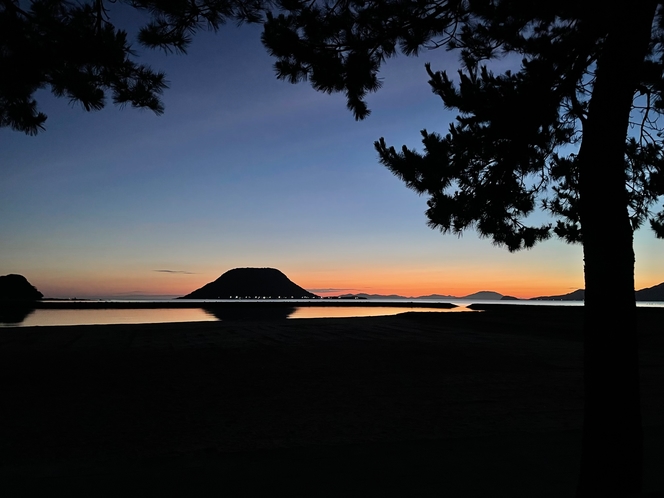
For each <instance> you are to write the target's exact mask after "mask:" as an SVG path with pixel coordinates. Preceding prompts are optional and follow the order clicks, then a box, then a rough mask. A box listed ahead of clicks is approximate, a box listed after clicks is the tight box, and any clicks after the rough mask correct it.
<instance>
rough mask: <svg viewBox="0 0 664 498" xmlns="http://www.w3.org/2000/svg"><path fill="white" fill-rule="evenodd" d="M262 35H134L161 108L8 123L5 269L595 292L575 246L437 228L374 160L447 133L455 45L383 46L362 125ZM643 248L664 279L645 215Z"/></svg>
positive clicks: (47, 98) (314, 285)
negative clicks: (443, 74) (438, 82)
mask: <svg viewBox="0 0 664 498" xmlns="http://www.w3.org/2000/svg"><path fill="white" fill-rule="evenodd" d="M111 7H113V8H120V6H117V4H114V5H112V6H111ZM113 14H114V13H113V11H111V15H112V16H113ZM127 19H129V23H128V24H129V28H130V30H131V25H132V23H135V22H136V20H135V19H133V18H126V19H125V20H127ZM118 24H120V23H118ZM260 33H261V28H260V27H259V26H247V25H245V26H241V27H239V28H238V27H236V26H233V25H227V26H224V27H222V29H221V30H220V31H219V32H218V33H209V32H204V33H199V34H198V35H197V36H196V37H195V38H194V42H193V43H192V45H191V46H190V47H189V49H188V53H187V54H186V55H174V54H170V55H165V54H163V53H161V52H157V51H147V50H143V49H141V48H139V47H137V46H136V48H137V51H138V53H139V58H138V60H139V61H141V62H144V63H148V64H150V65H151V66H152V67H153V68H155V69H160V70H164V71H165V72H166V74H167V79H168V80H169V89H168V90H166V91H165V93H164V96H163V101H164V104H165V108H166V110H165V113H164V114H163V115H161V116H157V115H155V114H154V113H152V112H151V111H147V110H136V109H132V108H130V107H126V108H124V109H120V108H118V107H116V106H113V105H112V103H110V102H109V104H108V105H107V106H106V107H105V108H104V109H103V110H101V111H97V112H85V111H84V110H83V109H82V107H81V106H80V105H76V104H74V105H72V104H70V103H69V102H68V100H67V99H56V98H55V97H53V96H52V95H51V94H50V93H49V92H48V90H43V91H40V92H38V94H37V95H36V98H37V101H38V103H39V106H40V108H41V110H42V111H44V112H45V113H46V114H47V115H48V116H49V117H48V120H47V122H46V131H43V132H40V133H39V134H38V135H37V136H27V135H24V134H22V133H19V132H16V131H13V130H11V129H9V128H0V275H5V274H9V273H18V274H22V275H24V276H25V277H26V278H27V279H28V280H29V281H30V282H31V283H32V284H33V285H35V286H36V287H37V288H38V289H39V290H40V291H41V292H42V293H43V294H44V295H45V296H46V297H62V298H70V297H78V298H153V297H174V296H182V295H184V294H187V293H189V292H191V291H193V290H195V289H197V288H199V287H201V286H203V285H204V284H206V283H208V282H210V281H212V280H215V279H216V278H218V277H219V276H220V275H221V274H222V273H224V272H226V271H228V270H230V269H232V268H238V267H272V268H278V269H279V270H281V271H282V272H284V273H285V274H286V275H287V276H288V277H289V278H290V279H291V280H292V281H294V282H295V283H297V284H298V285H300V286H302V287H304V288H305V289H307V290H309V291H311V292H314V293H317V294H319V295H338V294H342V293H360V292H363V293H370V294H400V295H404V296H420V295H428V294H433V293H436V294H446V295H447V294H449V295H455V296H464V295H467V294H470V293H473V292H477V291H480V290H492V291H496V292H500V293H501V294H506V295H513V296H517V297H522V298H527V297H533V296H539V295H554V294H563V293H567V292H570V291H572V290H575V289H578V288H583V261H582V250H581V247H580V246H572V245H567V244H565V243H564V242H562V241H560V240H557V239H551V240H549V241H546V242H544V243H540V244H539V245H537V246H535V247H534V248H533V249H531V250H528V251H520V252H517V253H509V252H508V251H507V250H506V249H504V248H500V247H496V246H494V245H493V244H492V243H491V240H488V239H481V238H479V237H478V236H477V235H476V234H475V233H474V232H472V231H469V232H466V233H464V235H463V236H462V237H461V238H459V237H457V236H455V235H449V234H447V235H444V234H441V233H440V232H438V231H435V230H432V229H430V228H429V227H428V226H427V223H426V222H427V218H426V216H425V214H424V212H425V211H426V209H427V206H426V197H420V196H418V195H417V194H416V193H414V192H413V191H411V190H408V189H407V188H406V187H405V185H404V184H403V182H402V181H401V180H399V179H398V178H397V177H395V176H393V175H392V174H391V173H390V172H389V170H387V168H385V167H384V166H382V165H380V164H379V162H378V156H377V153H376V151H375V149H374V147H373V142H374V141H375V140H377V139H379V138H380V137H385V140H386V142H387V143H388V144H389V145H394V146H396V147H397V148H399V147H401V145H403V144H406V145H408V146H409V147H411V148H416V149H421V147H420V146H421V140H420V139H421V137H420V130H422V129H427V130H428V131H437V132H441V133H445V132H446V131H447V128H448V126H449V123H450V122H451V121H452V120H453V119H454V117H455V115H454V114H452V113H451V112H450V111H447V110H445V109H444V107H443V105H442V102H441V101H440V99H439V98H438V97H436V96H435V95H433V94H432V93H431V91H430V87H429V85H428V84H427V80H428V77H427V74H426V72H425V69H424V64H425V62H431V63H432V66H433V69H436V70H441V69H447V70H448V71H450V72H452V73H454V72H455V71H456V69H457V68H458V60H457V56H456V55H455V54H453V53H449V52H444V51H441V50H435V51H427V52H424V53H423V54H421V55H420V56H419V57H411V58H408V57H404V56H400V57H397V58H395V59H391V60H388V61H387V63H386V64H385V65H384V66H383V68H382V70H381V77H382V78H383V88H382V89H380V90H379V91H378V92H377V93H375V94H372V95H370V96H369V97H368V99H367V100H368V103H369V107H370V109H371V110H372V114H371V115H370V116H369V118H367V119H366V120H364V121H360V122H357V121H355V120H354V118H353V115H352V113H351V112H349V111H348V110H347V109H346V103H345V100H344V98H343V96H342V95H338V94H333V95H328V94H322V93H318V92H316V91H314V90H313V89H312V88H311V87H310V86H309V85H308V84H307V83H299V84H296V85H293V84H290V83H287V82H284V81H279V80H277V79H276V77H275V74H274V70H273V67H272V65H273V63H274V60H273V59H271V58H270V56H269V55H268V54H267V51H266V49H265V48H264V47H263V46H262V44H261V42H260ZM537 216H539V215H537ZM542 216H543V215H542ZM542 219H544V218H542ZM634 247H635V253H636V272H635V278H636V288H637V289H640V288H644V287H650V286H653V285H656V284H658V283H660V282H662V281H664V258H662V257H661V254H662V241H658V240H657V239H655V237H654V235H653V234H652V232H650V230H649V229H642V230H639V231H637V232H636V234H635V243H634Z"/></svg>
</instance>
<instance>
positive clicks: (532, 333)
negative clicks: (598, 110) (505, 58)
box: [0, 306, 664, 497]
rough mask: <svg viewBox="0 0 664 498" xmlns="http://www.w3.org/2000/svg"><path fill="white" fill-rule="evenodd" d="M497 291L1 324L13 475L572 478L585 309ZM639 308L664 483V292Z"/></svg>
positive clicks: (263, 481) (48, 483) (235, 492)
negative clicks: (154, 318) (655, 304)
mask: <svg viewBox="0 0 664 498" xmlns="http://www.w3.org/2000/svg"><path fill="white" fill-rule="evenodd" d="M475 307H476V308H482V307H481V306H475ZM484 308H486V311H484V312H482V313H436V312H430V313H424V312H408V313H404V314H401V315H396V316H389V317H370V318H336V319H302V320H263V321H251V320H237V321H233V320H229V321H222V322H201V323H184V324H183V323H179V324H154V325H108V326H104V325H96V326H67V327H32V328H30V327H24V328H10V329H2V330H0V344H1V346H0V369H1V371H0V379H1V380H0V382H1V385H2V391H1V392H2V400H3V401H2V406H3V408H2V417H1V418H2V423H1V424H0V431H1V433H2V435H1V436H0V441H1V444H2V453H1V457H0V458H1V461H0V464H1V468H0V482H2V484H1V486H2V487H3V488H5V489H6V490H7V491H9V492H10V493H11V494H5V496H18V495H22V494H23V495H34V494H38V493H39V494H45V493H49V494H51V493H53V492H54V491H56V490H59V489H60V490H67V491H68V493H69V494H81V495H82V494H88V495H93V496H98V495H118V494H120V493H122V494H127V493H129V492H131V493H132V494H138V493H151V494H155V493H168V494H185V493H186V494H188V495H192V496H200V495H203V494H215V495H225V496H266V495H276V494H286V493H287V494H289V495H299V496H346V495H354V496H360V495H369V496H452V497H454V496H459V497H474V496H477V497H479V496H511V497H518V496H523V497H526V496H528V497H531V496H539V497H547V496H551V497H554V496H556V497H558V496H573V492H574V487H575V483H576V478H577V472H578V463H579V457H580V447H581V422H582V403H583V391H582V333H581V313H582V310H581V309H580V308H570V307H542V306H537V307H535V306H493V307H492V306H484ZM638 311H639V326H640V337H639V340H640V349H641V353H640V359H641V386H642V408H643V422H644V433H645V462H646V467H645V475H644V492H646V493H653V492H659V491H663V490H664V473H661V472H660V471H661V469H662V468H664V330H663V327H662V323H663V322H664V320H663V319H664V309H654V308H640V309H639V310H638Z"/></svg>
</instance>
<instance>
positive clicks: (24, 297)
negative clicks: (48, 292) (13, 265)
mask: <svg viewBox="0 0 664 498" xmlns="http://www.w3.org/2000/svg"><path fill="white" fill-rule="evenodd" d="M42 297H44V295H43V294H42V293H41V292H39V291H38V290H37V289H36V288H35V286H34V285H31V284H30V282H28V280H27V279H26V278H25V277H24V276H23V275H14V274H11V275H4V276H1V277H0V301H38V300H39V299H41V298H42Z"/></svg>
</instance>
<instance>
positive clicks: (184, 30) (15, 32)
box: [0, 0, 264, 135]
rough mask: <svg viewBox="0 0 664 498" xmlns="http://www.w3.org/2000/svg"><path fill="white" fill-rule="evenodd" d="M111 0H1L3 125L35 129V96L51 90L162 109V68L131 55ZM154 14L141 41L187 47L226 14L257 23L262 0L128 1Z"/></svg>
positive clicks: (38, 116)
mask: <svg viewBox="0 0 664 498" xmlns="http://www.w3.org/2000/svg"><path fill="white" fill-rule="evenodd" d="M108 3H115V2H114V1H113V0H109V1H108V2H107V3H106V4H104V0H89V1H87V2H86V1H82V2H70V1H68V0H29V1H27V2H23V1H20V0H0V127H4V126H9V127H11V128H13V129H14V130H17V131H22V132H25V133H28V134H30V135H35V134H37V133H38V132H39V130H43V129H44V123H45V121H46V115H45V114H44V113H42V112H40V111H39V110H38V106H37V102H36V100H35V98H34V94H35V92H36V91H37V90H40V89H43V88H46V89H50V90H51V92H52V93H53V94H54V95H55V96H57V97H64V98H68V99H69V100H70V101H71V102H72V103H80V104H81V105H82V107H83V108H84V109H85V110H87V111H92V110H98V109H101V108H103V107H104V105H105V103H106V93H107V92H110V94H111V98H112V100H113V103H114V104H116V105H120V106H123V105H127V104H129V105H131V106H132V107H138V108H146V109H151V110H152V111H154V112H155V113H157V114H161V113H162V112H163V110H164V107H163V104H162V102H161V94H162V92H163V90H164V89H165V88H166V87H167V83H166V79H165V75H164V73H162V72H160V71H154V70H153V69H151V68H150V67H149V66H147V65H145V64H138V63H136V62H135V61H134V60H133V59H132V58H133V56H134V55H136V54H135V52H134V51H133V49H132V47H131V45H130V43H129V41H128V39H127V33H126V32H125V31H124V30H122V29H119V28H117V27H116V26H115V25H114V24H113V22H112V19H111V17H110V15H109V10H108V8H107V7H108ZM126 3H128V4H130V5H131V6H132V7H134V8H136V9H138V10H141V11H145V12H147V13H149V16H150V20H149V22H148V23H147V24H146V25H145V26H143V27H142V29H141V30H140V33H139V36H138V41H139V43H140V44H141V45H143V46H145V47H148V48H160V49H163V50H165V51H167V52H171V51H176V52H184V51H185V50H186V47H187V45H188V44H189V43H190V42H191V37H192V35H193V34H194V33H195V32H196V31H197V30H198V29H201V28H208V29H213V30H216V29H218V28H219V27H220V25H222V24H224V23H225V22H226V21H227V20H234V21H237V22H245V21H246V22H258V21H259V20H260V19H262V7H263V3H264V2H262V1H260V0H130V1H127V2H126Z"/></svg>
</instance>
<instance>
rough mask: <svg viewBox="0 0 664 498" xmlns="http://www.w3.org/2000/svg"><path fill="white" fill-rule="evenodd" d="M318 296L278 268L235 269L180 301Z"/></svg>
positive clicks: (306, 297)
mask: <svg viewBox="0 0 664 498" xmlns="http://www.w3.org/2000/svg"><path fill="white" fill-rule="evenodd" d="M317 297H318V296H317V295H316V294H312V293H311V292H309V291H307V290H305V289H303V288H302V287H300V286H299V285H297V284H295V283H293V282H291V281H290V280H289V279H288V277H287V276H286V275H284V274H283V273H282V272H280V271H279V270H277V269H275V268H235V269H233V270H228V271H227V272H226V273H224V274H223V275H222V276H220V277H219V278H218V279H217V280H215V281H214V282H210V283H209V284H206V285H204V286H203V287H201V288H200V289H197V290H195V291H194V292H192V293H191V294H187V295H186V296H183V297H181V298H178V299H263V298H265V299H311V298H317Z"/></svg>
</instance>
